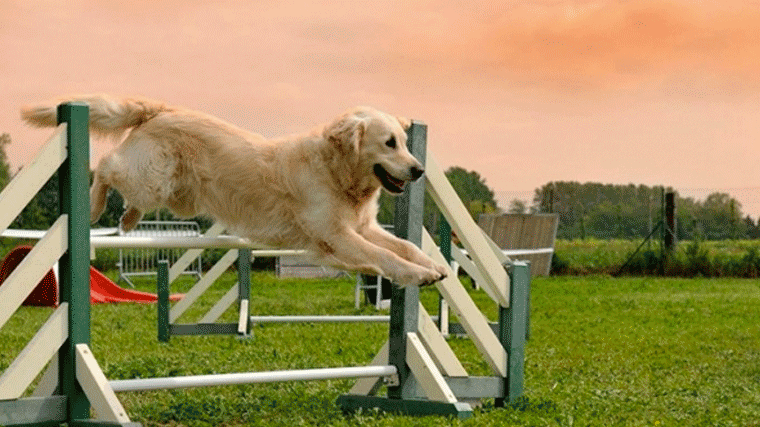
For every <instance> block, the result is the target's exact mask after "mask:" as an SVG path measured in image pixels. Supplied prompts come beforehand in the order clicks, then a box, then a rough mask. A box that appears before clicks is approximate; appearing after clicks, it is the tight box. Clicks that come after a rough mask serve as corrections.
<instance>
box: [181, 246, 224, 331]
mask: <svg viewBox="0 0 760 427" xmlns="http://www.w3.org/2000/svg"><path fill="white" fill-rule="evenodd" d="M237 256H238V251H237V249H230V250H229V251H227V253H226V254H224V256H223V257H222V258H221V259H220V260H219V261H218V262H217V263H216V264H214V266H213V267H211V269H210V270H209V271H208V272H207V273H206V274H205V275H204V276H203V278H202V279H201V280H199V281H198V283H196V284H195V286H193V287H192V288H191V289H190V290H189V291H188V292H187V293H186V294H185V297H184V298H182V299H181V300H179V301H178V302H177V303H176V304H174V307H172V309H171V310H170V311H169V322H171V323H174V321H175V320H177V318H179V316H181V315H182V313H184V312H185V311H186V310H187V309H188V308H189V307H190V306H191V305H192V304H193V303H194V302H195V300H197V299H198V297H200V296H201V295H203V293H204V292H206V290H207V289H208V288H209V287H210V286H211V285H212V284H213V283H214V281H215V280H216V279H218V278H219V276H221V275H222V273H224V272H225V271H226V270H227V269H228V268H229V266H231V265H232V263H233V262H235V260H236V259H237Z"/></svg>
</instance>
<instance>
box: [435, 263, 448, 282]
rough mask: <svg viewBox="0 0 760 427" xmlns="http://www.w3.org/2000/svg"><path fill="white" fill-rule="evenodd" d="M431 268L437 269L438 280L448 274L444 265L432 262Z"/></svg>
mask: <svg viewBox="0 0 760 427" xmlns="http://www.w3.org/2000/svg"><path fill="white" fill-rule="evenodd" d="M433 270H435V271H437V272H438V273H439V274H440V275H441V278H440V279H438V280H443V279H445V278H446V276H448V275H449V268H448V267H446V266H445V265H441V264H435V263H434V264H433Z"/></svg>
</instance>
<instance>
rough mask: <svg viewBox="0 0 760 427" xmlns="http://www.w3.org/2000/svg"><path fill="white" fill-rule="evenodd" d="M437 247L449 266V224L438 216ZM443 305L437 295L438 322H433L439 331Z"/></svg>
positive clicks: (441, 298)
mask: <svg viewBox="0 0 760 427" xmlns="http://www.w3.org/2000/svg"><path fill="white" fill-rule="evenodd" d="M438 241H439V243H438V247H439V248H440V249H441V255H443V258H444V259H445V260H446V262H447V263H449V265H451V224H449V222H448V221H446V218H444V217H443V216H442V215H441V216H440V219H439V220H438ZM456 274H457V272H456V271H455V272H454V275H455V276H456ZM444 304H445V301H444V299H443V295H441V294H438V320H436V321H435V323H436V325H437V326H438V330H441V325H442V324H444V323H443V315H444V313H443V311H444V310H443V305H444Z"/></svg>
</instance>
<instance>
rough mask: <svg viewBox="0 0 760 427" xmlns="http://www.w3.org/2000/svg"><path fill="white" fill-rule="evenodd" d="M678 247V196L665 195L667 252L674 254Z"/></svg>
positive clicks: (671, 193)
mask: <svg viewBox="0 0 760 427" xmlns="http://www.w3.org/2000/svg"><path fill="white" fill-rule="evenodd" d="M675 247H676V194H675V193H674V192H672V191H670V192H668V193H666V194H665V250H666V251H667V252H672V251H673V249H675Z"/></svg>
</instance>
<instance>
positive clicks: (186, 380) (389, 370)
mask: <svg viewBox="0 0 760 427" xmlns="http://www.w3.org/2000/svg"><path fill="white" fill-rule="evenodd" d="M397 372H398V371H397V369H396V367H395V366H392V365H386V366H382V365H381V366H360V367H349V368H323V369H301V370H294V371H269V372H241V373H233V374H217V375H191V376H184V377H168V378H145V379H133V380H114V381H109V384H110V385H111V388H112V389H113V391H115V392H122V391H146V390H165V389H175V388H191V387H211V386H220V385H237V384H261V383H272V382H283V381H312V380H331V379H343V378H365V377H388V376H392V375H396V373H397Z"/></svg>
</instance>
